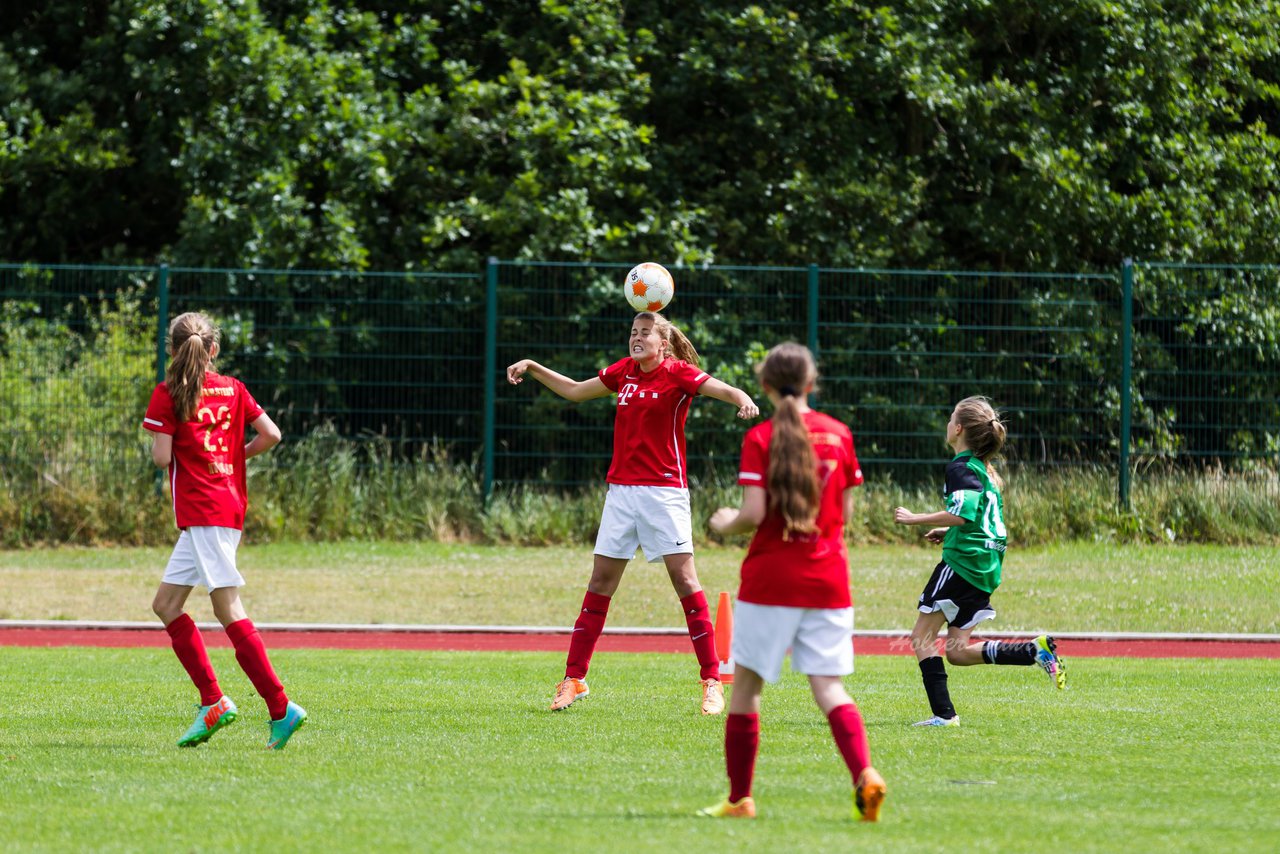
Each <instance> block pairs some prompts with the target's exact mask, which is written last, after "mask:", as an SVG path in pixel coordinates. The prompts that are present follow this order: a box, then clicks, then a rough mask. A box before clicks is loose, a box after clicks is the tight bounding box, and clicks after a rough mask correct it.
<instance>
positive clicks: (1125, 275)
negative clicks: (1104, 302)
mask: <svg viewBox="0 0 1280 854" xmlns="http://www.w3.org/2000/svg"><path fill="white" fill-rule="evenodd" d="M1120 281H1121V285H1122V287H1121V296H1120V299H1121V321H1120V322H1121V324H1122V325H1123V329H1122V330H1121V333H1120V341H1121V344H1120V495H1119V498H1120V509H1122V510H1128V509H1129V475H1130V472H1129V436H1130V431H1131V430H1132V420H1131V413H1132V410H1133V259H1132V258H1125V259H1124V263H1123V265H1122V266H1121V268H1120Z"/></svg>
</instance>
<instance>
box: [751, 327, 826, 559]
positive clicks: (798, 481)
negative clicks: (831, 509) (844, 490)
mask: <svg viewBox="0 0 1280 854" xmlns="http://www.w3.org/2000/svg"><path fill="white" fill-rule="evenodd" d="M757 373H758V375H759V377H760V382H761V383H762V384H764V385H766V386H768V387H769V388H771V389H773V390H774V391H775V392H777V393H778V394H779V395H781V396H782V399H781V400H780V401H779V402H778V406H777V407H776V408H775V409H774V413H773V418H772V419H771V421H772V422H773V435H772V437H771V438H770V440H769V471H768V473H767V475H766V486H767V489H768V493H769V509H770V510H774V511H776V512H777V513H778V514H779V515H780V516H782V520H783V523H784V524H785V525H786V536H791V535H792V534H811V533H813V532H815V531H817V530H818V527H817V525H815V524H814V522H815V520H816V519H817V518H818V505H819V502H820V501H821V500H822V488H821V485H820V484H819V483H818V457H817V454H815V453H814V451H813V445H812V444H811V443H810V441H809V430H808V428H807V427H805V423H804V419H803V418H802V417H801V415H800V395H802V394H804V393H805V390H806V389H808V388H809V386H811V385H812V384H813V383H814V382H815V381H816V380H817V378H818V369H817V367H816V366H815V365H814V363H813V354H812V353H810V352H809V349H808V348H807V347H804V346H802V345H800V344H794V343H788V344H779V345H778V346H776V347H774V348H773V349H772V350H770V351H769V355H768V356H766V357H765V360H764V364H762V365H760V367H759V368H758V371H757Z"/></svg>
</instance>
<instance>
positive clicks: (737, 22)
mask: <svg viewBox="0 0 1280 854" xmlns="http://www.w3.org/2000/svg"><path fill="white" fill-rule="evenodd" d="M1277 11H1278V9H1277V7H1276V5H1275V3H1274V2H1273V0H1266V2H1257V3H1245V2H1241V0H1223V2H1215V3H1203V2H1187V0H1182V1H1181V2H1176V3H1173V4H1168V3H1155V2H1153V0H1121V2H1106V3H1103V2H1096V1H1095V0H1055V2H1050V3H1041V4H1036V5H1034V6H1028V5H1027V4H1025V3H1020V2H1014V0H994V2H992V0H961V1H960V2H952V3H945V4H940V3H934V2H917V0H898V1H897V2H892V3H888V4H884V5H880V6H874V7H859V6H856V5H851V4H848V3H845V2H813V1H812V0H806V2H793V3H788V4H778V3H765V4H754V5H743V4H740V3H728V2H706V3H688V2H674V0H660V2H651V3H645V4H639V5H637V4H623V3H620V2H617V0H609V1H608V2H588V0H565V2H543V3H538V4H530V3H527V2H514V0H497V2H486V3H483V4H481V3H455V2H446V0H415V2H409V3H397V4H390V3H386V2H382V0H244V2H235V3H231V2H227V1H226V0H180V2H164V3H160V2H156V0H100V2H95V3H91V4H84V3H79V2H70V0H55V1H54V2H49V3H42V4H10V5H9V6H7V7H6V8H5V9H4V11H3V12H0V33H3V35H0V104H2V105H4V106H3V107H0V200H2V201H3V207H4V211H5V213H4V214H3V216H0V258H7V259H36V260H41V261H45V262H53V261H79V262H96V261H101V260H104V259H130V260H144V261H150V260H152V259H155V258H169V259H172V260H175V261H178V262H180V263H184V264H191V265H202V266H255V265H256V266H269V267H312V268H342V269H424V268H425V269H474V268H475V267H476V266H477V264H478V263H479V262H480V261H481V260H482V259H484V258H486V257H488V256H489V255H497V256H500V257H507V258H551V259H565V258H588V259H595V260H618V261H623V260H632V261H634V260H635V259H637V258H642V257H656V258H661V259H670V260H677V259H678V260H683V261H686V262H707V261H717V260H719V261H721V262H726V261H727V262H733V263H747V262H756V263H763V262H767V263H787V264H793V263H809V262H817V263H821V264H824V265H829V266H859V265H871V266H903V267H924V266H927V267H933V268H935V269H936V268H948V267H952V268H954V267H960V268H978V269H1051V270H1073V271H1074V270H1097V269H1107V268H1111V267H1114V266H1115V265H1116V264H1117V263H1118V261H1119V260H1120V258H1121V257H1123V256H1125V255H1134V256H1138V257H1147V258H1159V259H1169V260H1188V259H1194V260H1201V261H1207V260H1224V259H1234V260H1244V261H1265V260H1273V259H1274V249H1275V244H1274V234H1275V233H1276V232H1277V230H1280V228H1278V226H1280V193H1278V192H1277V190H1278V189H1280V168H1278V167H1277V165H1276V164H1277V163H1278V162H1280V156H1278V155H1280V119H1278V118H1277V116H1278V115H1280V113H1278V111H1277V100H1278V99H1280V77H1278V76H1277V75H1278V72H1277V69H1278V68H1280V64H1278V63H1277V57H1278V56H1280V37H1278V36H1277V32H1276V29H1275V27H1274V26H1273V23H1274V21H1275V19H1276V17H1277Z"/></svg>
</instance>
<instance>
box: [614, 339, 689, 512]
mask: <svg viewBox="0 0 1280 854" xmlns="http://www.w3.org/2000/svg"><path fill="white" fill-rule="evenodd" d="M709 379H711V376H710V375H709V374H708V373H707V372H706V371H701V370H699V369H698V368H695V367H694V366H693V365H691V364H689V363H688V362H684V361H681V360H680V359H665V360H663V362H662V364H660V365H658V367H656V368H654V369H653V370H652V371H650V372H649V373H647V374H646V373H645V372H644V371H642V370H640V365H639V363H638V362H636V360H635V359H632V358H629V357H628V358H626V359H623V360H621V361H619V362H614V363H613V364H612V365H610V366H609V367H607V368H604V369H602V370H601V371H600V382H602V383H604V386H605V388H607V389H609V391H612V392H616V393H617V395H618V407H617V414H616V415H615V416H614V419H613V461H612V462H611V463H610V464H609V474H608V476H607V477H606V478H605V480H606V481H608V482H609V483H617V484H620V485H622V486H679V487H684V488H688V486H689V461H688V458H687V457H686V456H685V451H684V423H685V421H686V420H688V418H689V405H690V404H691V403H692V402H693V397H694V395H696V394H697V393H698V389H699V388H701V387H702V384H703V383H705V382H706V381H707V380H709Z"/></svg>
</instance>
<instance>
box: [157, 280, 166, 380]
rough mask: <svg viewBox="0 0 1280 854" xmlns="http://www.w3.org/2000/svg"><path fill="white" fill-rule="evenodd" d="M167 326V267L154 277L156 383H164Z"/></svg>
mask: <svg viewBox="0 0 1280 854" xmlns="http://www.w3.org/2000/svg"><path fill="white" fill-rule="evenodd" d="M168 326H169V265H168V264H161V265H160V273H159V275H158V276H157V277H156V382H158V383H162V382H164V338H165V333H166V331H167V329H168Z"/></svg>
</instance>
